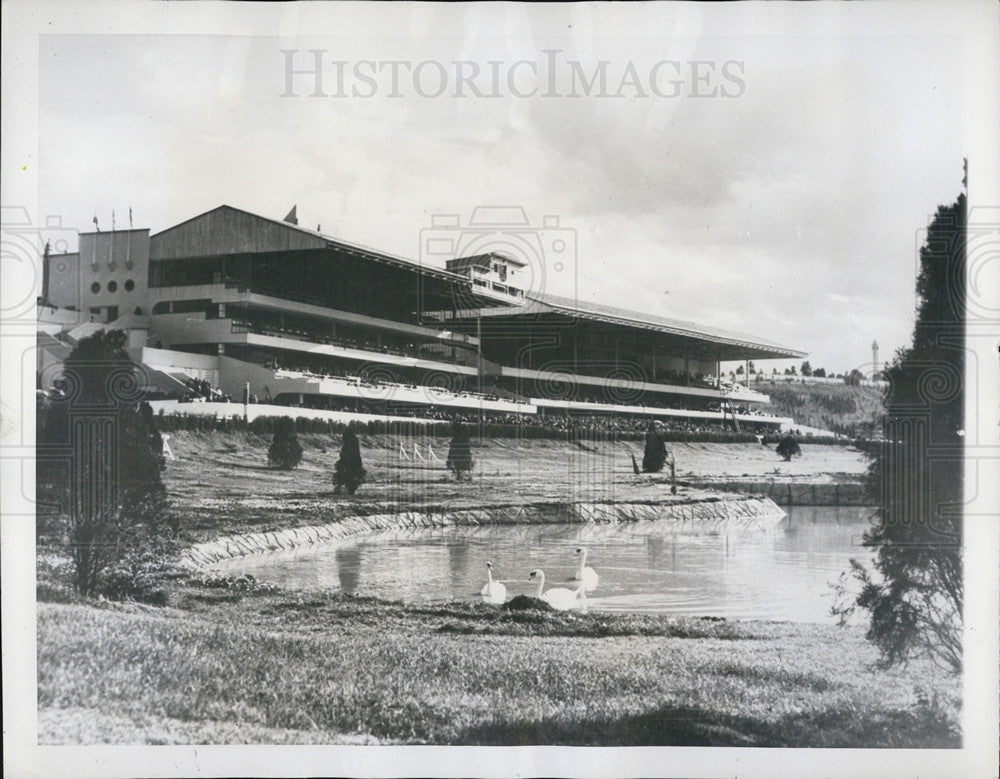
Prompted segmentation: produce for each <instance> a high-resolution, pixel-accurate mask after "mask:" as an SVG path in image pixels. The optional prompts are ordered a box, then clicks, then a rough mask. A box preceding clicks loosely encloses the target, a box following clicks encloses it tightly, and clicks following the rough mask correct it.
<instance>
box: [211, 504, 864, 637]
mask: <svg viewBox="0 0 1000 779" xmlns="http://www.w3.org/2000/svg"><path fill="white" fill-rule="evenodd" d="M787 511H788V516H786V517H785V518H784V519H783V520H782V521H781V523H780V524H778V525H777V526H776V527H774V528H772V529H769V530H739V531H733V532H729V533H720V532H704V533H698V532H690V531H689V530H688V529H687V528H686V529H685V530H684V531H683V532H678V530H677V528H676V527H671V524H670V523H668V522H655V521H651V522H630V523H621V524H593V525H579V524H577V525H514V526H511V525H498V526H477V527H450V528H438V529H424V530H407V531H392V532H386V533H380V534H377V535H373V536H366V537H362V538H358V539H353V540H349V541H341V542H339V543H337V544H330V545H317V546H312V547H304V548H301V549H296V550H292V551H286V552H274V553H270V554H266V555H256V556H251V557H243V558H236V559H233V560H227V561H225V562H223V563H219V564H218V565H216V566H213V568H214V570H216V571H219V572H220V573H223V574H235V575H239V574H251V575H253V576H254V577H256V578H257V579H260V580H262V581H267V582H272V583H275V584H278V585H280V586H282V587H285V588H291V589H316V588H320V589H325V588H335V589H341V590H344V591H347V592H351V593H357V594H361V595H374V596H377V597H380V598H386V599H399V600H405V601H408V602H415V603H434V602H443V601H450V600H470V601H472V600H478V599H479V596H478V593H479V591H480V589H481V588H482V586H483V584H485V582H486V567H485V564H486V561H487V560H489V561H491V562H492V563H493V570H494V576H495V578H496V579H498V580H500V581H502V582H503V583H504V584H505V585H506V587H507V594H508V597H513V596H515V595H518V594H526V595H534V594H535V592H536V589H537V587H536V585H535V584H534V583H533V582H531V581H529V579H528V574H529V572H530V571H531V570H532V569H535V568H541V569H543V570H544V571H545V576H546V584H545V588H546V589H548V588H549V587H550V586H551V587H559V586H563V587H565V586H574V587H575V585H573V584H572V582H571V577H572V575H573V573H574V572H575V570H576V566H577V564H578V563H577V560H578V558H577V557H576V556H575V555H574V550H575V549H576V548H577V547H579V546H584V547H586V549H587V551H588V561H587V563H588V565H590V566H592V567H593V568H594V569H595V570H596V571H597V573H598V575H599V576H600V584H599V586H598V588H597V589H596V590H595V591H594V592H593V593H591V594H590V595H589V596H588V597H587V608H588V609H589V610H590V611H592V612H594V611H607V612H635V613H647V614H672V615H687V616H714V617H726V618H729V619H768V620H789V621H794V622H831V621H834V618H832V617H831V616H830V615H829V609H830V605H831V602H832V590H831V588H830V583H832V582H835V581H836V580H837V578H838V577H839V576H840V574H841V572H842V571H845V570H848V569H849V567H850V563H849V560H850V558H852V557H854V558H858V559H863V560H869V559H871V552H870V551H869V550H866V549H865V548H864V547H862V546H861V535H862V533H863V532H864V530H865V529H866V527H867V525H868V520H867V517H868V516H869V515H870V513H871V510H870V509H867V508H857V507H852V508H834V507H792V508H789V509H787Z"/></svg>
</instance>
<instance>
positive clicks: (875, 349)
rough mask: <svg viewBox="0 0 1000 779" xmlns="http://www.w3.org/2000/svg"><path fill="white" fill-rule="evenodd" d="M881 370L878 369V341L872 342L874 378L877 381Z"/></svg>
mask: <svg viewBox="0 0 1000 779" xmlns="http://www.w3.org/2000/svg"><path fill="white" fill-rule="evenodd" d="M880 370H881V369H880V368H879V367H878V341H872V378H873V379H877V378H878V374H879V371H880Z"/></svg>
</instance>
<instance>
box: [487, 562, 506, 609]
mask: <svg viewBox="0 0 1000 779" xmlns="http://www.w3.org/2000/svg"><path fill="white" fill-rule="evenodd" d="M486 576H487V577H489V581H487V582H486V584H484V585H483V589H482V596H483V602H484V603H496V604H498V605H499V604H501V603H504V602H505V601H506V600H507V588H506V587H505V586H504V584H503V582H495V581H493V563H486Z"/></svg>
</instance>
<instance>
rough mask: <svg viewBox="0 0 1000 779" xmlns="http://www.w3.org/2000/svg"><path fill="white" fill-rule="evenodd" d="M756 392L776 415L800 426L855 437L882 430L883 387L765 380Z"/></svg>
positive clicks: (754, 386)
mask: <svg viewBox="0 0 1000 779" xmlns="http://www.w3.org/2000/svg"><path fill="white" fill-rule="evenodd" d="M753 389H755V390H757V391H758V392H763V393H765V394H767V395H770V397H771V404H770V405H769V406H767V407H766V408H767V409H768V410H769V411H770V412H771V413H773V414H775V415H776V416H783V417H785V416H787V417H792V418H793V419H794V420H795V421H796V422H798V423H799V424H801V425H808V426H810V427H819V428H823V429H825V430H832V431H833V432H835V433H844V434H846V435H851V436H856V435H860V434H863V433H865V432H866V431H867V430H868V429H869V428H872V427H874V428H875V429H876V430H877V429H879V427H880V425H879V420H880V417H881V415H882V413H883V406H882V396H883V395H884V393H885V389H884V388H882V387H852V386H848V385H847V384H809V383H801V382H798V381H791V382H786V381H778V382H774V383H772V382H769V381H763V382H760V383H758V384H754V385H753Z"/></svg>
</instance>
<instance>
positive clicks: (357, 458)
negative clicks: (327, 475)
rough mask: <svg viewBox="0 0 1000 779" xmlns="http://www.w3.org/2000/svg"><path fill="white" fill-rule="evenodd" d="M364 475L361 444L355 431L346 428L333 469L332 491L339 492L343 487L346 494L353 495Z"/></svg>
mask: <svg viewBox="0 0 1000 779" xmlns="http://www.w3.org/2000/svg"><path fill="white" fill-rule="evenodd" d="M365 475H366V472H365V469H364V466H363V465H362V463H361V444H360V443H359V442H358V436H357V433H355V432H354V430H352V429H351V428H348V429H347V430H346V431H345V432H344V442H343V443H342V444H341V446H340V458H339V459H338V460H337V464H336V465H335V466H334V469H333V491H334V492H336V493H339V492H340V490H341V488H343V489H344V490H346V492H347V494H348V495H353V494H354V493H355V492H356V491H357V489H358V487H360V486H361V483H362V482H363V481H364V480H365Z"/></svg>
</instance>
